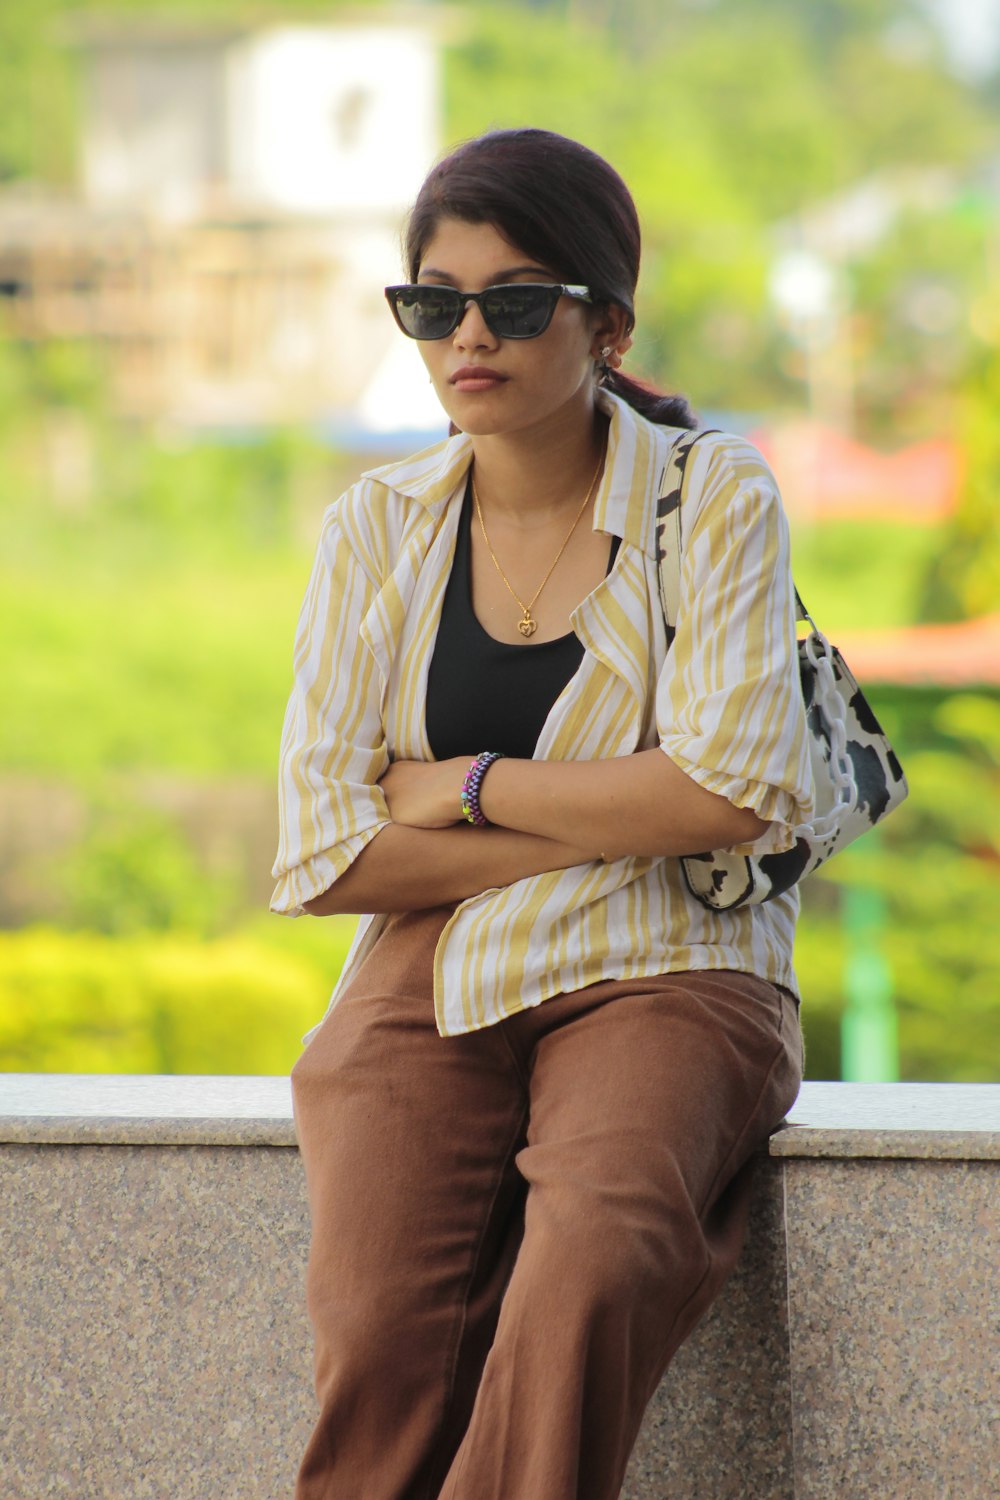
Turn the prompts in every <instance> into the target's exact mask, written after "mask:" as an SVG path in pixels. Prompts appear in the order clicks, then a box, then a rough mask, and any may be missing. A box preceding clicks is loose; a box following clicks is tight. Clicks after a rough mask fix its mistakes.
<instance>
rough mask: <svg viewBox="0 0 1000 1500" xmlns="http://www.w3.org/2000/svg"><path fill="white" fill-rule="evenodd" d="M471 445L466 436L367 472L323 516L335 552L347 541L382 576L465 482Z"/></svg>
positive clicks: (327, 540)
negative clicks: (338, 543)
mask: <svg viewBox="0 0 1000 1500" xmlns="http://www.w3.org/2000/svg"><path fill="white" fill-rule="evenodd" d="M470 453H471V444H470V441H469V439H468V438H465V437H463V436H462V435H461V434H459V435H458V439H457V440H456V438H445V439H443V440H442V441H440V442H438V443H434V444H432V445H431V446H430V447H427V448H422V449H421V450H420V451H419V452H417V453H413V454H411V455H409V456H408V457H406V458H404V459H397V460H395V461H393V462H391V463H386V464H380V465H379V466H378V467H376V468H372V469H366V470H365V471H364V472H363V473H362V474H361V475H360V477H359V478H358V479H357V480H356V481H355V482H354V484H352V485H350V486H349V487H348V488H347V489H346V490H344V492H343V493H342V494H341V495H339V496H338V497H337V499H336V500H334V501H333V502H332V504H330V505H329V506H327V509H326V511H325V512H324V515H323V525H322V537H323V540H324V542H325V544H326V545H327V546H328V547H329V546H331V545H333V544H334V543H335V542H336V541H337V540H340V539H343V540H344V541H345V542H346V543H347V544H348V545H349V546H350V547H351V548H352V549H353V550H354V551H355V552H356V553H357V554H358V555H359V557H361V558H363V559H364V560H366V561H367V562H369V563H370V564H371V565H372V566H373V567H374V568H375V569H376V570H377V571H381V570H382V564H383V563H384V561H385V559H386V558H387V557H391V556H394V555H396V554H397V553H398V550H399V547H400V545H401V544H402V543H403V542H404V541H405V539H406V537H407V535H408V534H409V533H410V532H411V531H412V530H413V528H414V527H420V526H422V525H423V524H424V523H425V521H426V520H427V519H428V518H430V517H432V516H433V514H434V513H435V512H436V511H437V510H438V509H439V508H440V506H441V505H442V504H443V503H445V502H447V500H448V499H449V497H450V496H451V495H453V494H454V492H455V491H456V489H457V488H458V486H459V485H460V484H461V483H462V482H463V481H464V476H465V473H466V472H467V470H468V466H469V455H470Z"/></svg>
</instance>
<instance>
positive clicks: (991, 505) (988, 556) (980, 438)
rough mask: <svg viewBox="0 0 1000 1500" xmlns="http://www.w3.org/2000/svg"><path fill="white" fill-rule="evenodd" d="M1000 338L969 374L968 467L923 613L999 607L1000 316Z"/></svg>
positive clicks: (948, 615)
mask: <svg viewBox="0 0 1000 1500" xmlns="http://www.w3.org/2000/svg"><path fill="white" fill-rule="evenodd" d="M993 316H994V318H995V319H996V324H995V326H996V330H997V341H996V342H994V343H992V344H991V345H990V346H988V347H987V348H986V349H985V350H984V351H983V352H982V354H981V356H980V358H979V359H978V360H977V361H976V363H975V366H974V368H973V370H972V371H971V373H970V374H969V376H968V377H967V378H966V380H965V382H964V385H963V388H962V391H961V395H960V399H959V403H958V437H959V440H960V442H961V444H962V448H963V451H964V453H965V456H966V464H967V470H966V475H965V482H964V484H963V486H962V493H961V497H960V500H959V504H958V508H957V510H956V511H955V514H954V516H953V517H952V519H951V521H950V522H949V524H948V526H947V527H946V530H945V534H944V538H943V543H942V546H941V548H940V550H939V551H938V552H937V553H936V554H935V556H934V558H933V559H932V561H931V564H930V567H929V569H928V571H927V576H926V579H925V581H924V588H923V597H922V600H921V617H922V618H923V619H930V620H959V619H970V618H974V617H976V616H977V615H984V614H989V613H994V612H995V611H997V610H1000V316H998V315H997V314H996V312H994V314H993Z"/></svg>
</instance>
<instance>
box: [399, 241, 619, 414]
mask: <svg viewBox="0 0 1000 1500" xmlns="http://www.w3.org/2000/svg"><path fill="white" fill-rule="evenodd" d="M417 280H418V281H420V282H422V283H426V284H428V285H431V286H453V287H457V288H458V290H459V291H463V292H481V291H482V290H483V289H484V288H485V287H488V286H498V285H501V284H502V283H505V282H519V281H522V282H523V281H545V282H560V281H562V280H564V277H562V276H560V275H558V274H557V272H556V270H555V269H554V267H552V266H547V265H543V264H542V263H541V262H539V261H537V260H534V259H533V258H532V257H531V256H530V255H526V254H525V253H524V252H523V251H521V250H518V249H517V247H516V246H514V245H511V244H510V243H509V242H508V241H507V240H505V239H504V238H503V236H502V235H501V234H500V232H499V230H497V229H495V228H494V226H493V225H492V224H470V223H467V222H466V221H465V220H464V219H442V220H441V221H440V223H439V224H438V227H437V230H436V232H435V234H434V236H433V238H432V239H431V240H430V241H429V242H428V244H427V246H426V248H425V250H424V254H423V258H422V260H421V264H420V270H419V273H418V276H417ZM617 312H618V310H617V309H611V310H607V309H603V308H602V309H598V308H594V307H592V306H591V305H590V304H589V303H586V302H581V301H579V300H578V299H577V298H574V297H560V299H559V302H558V304H557V305H556V310H555V312H554V313H553V315H552V321H551V323H550V324H549V326H548V328H546V330H545V332H544V333H542V334H540V335H539V336H538V338H534V339H503V338H498V337H497V335H496V334H494V333H491V332H490V330H489V328H488V327H487V326H486V324H485V323H484V322H483V317H482V314H481V313H480V311H479V308H478V307H477V306H476V305H475V303H470V304H469V306H468V307H467V308H466V310H465V316H464V317H463V319H462V321H461V323H460V324H459V325H458V327H457V328H456V330H455V332H454V333H453V334H451V335H449V337H447V338H443V339H434V340H427V341H421V342H420V345H419V347H420V353H421V355H422V356H423V360H424V364H425V365H426V366H427V370H428V373H429V374H430V377H431V380H432V382H433V384H434V389H435V390H436V392H437V395H438V399H439V401H440V402H441V405H442V406H443V407H444V409H445V411H446V412H447V413H448V416H449V417H450V418H451V419H452V421H453V422H454V423H455V425H456V426H457V427H459V428H461V430H462V431H463V432H467V433H470V434H471V435H473V436H476V435H481V436H484V435H487V434H494V433H495V434H502V433H513V432H521V431H524V430H526V429H529V428H538V427H539V426H540V425H541V426H543V427H544V426H545V425H546V424H547V423H548V421H549V420H550V419H553V418H557V419H560V420H561V419H565V418H567V417H572V415H573V413H574V410H575V409H577V408H578V409H579V412H580V413H581V415H589V414H590V413H591V412H592V409H593V401H594V360H595V357H596V356H597V355H598V354H599V352H600V349H601V346H602V345H603V344H604V343H612V344H614V343H616V342H617V340H616V338H615V337H614V336H613V334H612V333H608V332H605V333H604V334H603V335H602V332H601V330H602V328H604V329H607V327H608V326H610V324H611V323H613V322H615V320H616V317H617ZM463 372H464V373H463Z"/></svg>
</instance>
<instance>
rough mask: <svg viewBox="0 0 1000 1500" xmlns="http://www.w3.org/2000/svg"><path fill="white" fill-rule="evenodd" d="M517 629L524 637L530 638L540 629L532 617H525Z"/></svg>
mask: <svg viewBox="0 0 1000 1500" xmlns="http://www.w3.org/2000/svg"><path fill="white" fill-rule="evenodd" d="M517 628H518V630H519V631H520V632H521V634H522V635H523V636H529V635H534V633H535V631H536V630H537V629H538V625H537V623H536V622H535V621H534V620H533V619H532V618H531V616H530V615H525V617H524V619H523V620H518V622H517Z"/></svg>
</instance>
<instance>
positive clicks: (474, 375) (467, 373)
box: [450, 365, 507, 395]
mask: <svg viewBox="0 0 1000 1500" xmlns="http://www.w3.org/2000/svg"><path fill="white" fill-rule="evenodd" d="M506 379H507V376H506V375H500V374H498V373H497V372H496V371H495V370H487V369H483V368H481V367H479V366H477V365H463V367H462V369H461V370H456V371H455V373H454V375H453V376H452V377H451V382H450V383H451V385H452V386H453V387H454V389H455V390H456V391H466V392H467V393H468V394H469V395H474V394H475V393H476V392H477V391H493V390H496V388H497V386H498V385H503V384H504V382H505V381H506Z"/></svg>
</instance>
